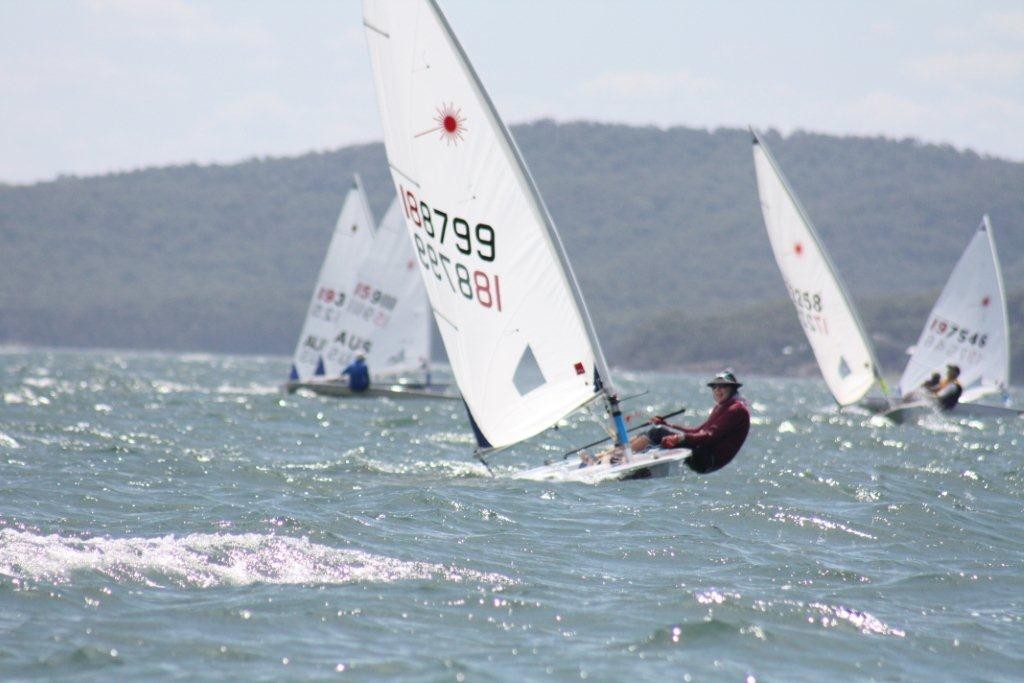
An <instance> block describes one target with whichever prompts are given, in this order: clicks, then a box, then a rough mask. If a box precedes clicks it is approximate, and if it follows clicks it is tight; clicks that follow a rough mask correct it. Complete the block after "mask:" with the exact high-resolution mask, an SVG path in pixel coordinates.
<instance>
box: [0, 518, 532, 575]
mask: <svg viewBox="0 0 1024 683" xmlns="http://www.w3.org/2000/svg"><path fill="white" fill-rule="evenodd" d="M87 572H91V573H97V574H101V575H103V576H106V577H109V578H110V579H113V580H114V581H117V582H119V583H134V584H142V585H146V586H153V587H163V586H169V585H170V586H178V587H183V588H211V587H215V586H246V585H251V584H345V583H356V582H369V583H393V582H396V581H407V580H437V581H448V582H464V581H469V582H479V583H486V584H491V585H510V584H512V583H514V582H513V581H512V580H511V579H509V578H508V577H506V576H503V575H501V574H496V573H485V572H478V571H474V570H471V569H463V568H459V567H454V566H450V565H441V564H435V563H430V562H409V561H405V560H398V559H395V558H392V557H386V556H383V555H374V554H371V553H367V552H363V551H361V550H353V549H347V548H332V547H330V546H325V545H320V544H317V543H313V542H311V541H310V540H309V539H307V538H294V537H289V536H276V535H271V534H188V535H186V536H181V537H178V536H174V535H170V536H160V537H156V538H91V539H79V538H74V537H66V536H60V535H57V534H51V535H48V536H43V535H37V534H33V533H30V532H25V531H19V530H15V529H0V575H5V576H9V577H11V578H13V579H16V580H21V581H33V582H43V583H54V584H69V583H72V582H73V581H74V579H75V575H76V574H81V573H87Z"/></svg>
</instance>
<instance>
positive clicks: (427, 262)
mask: <svg viewBox="0 0 1024 683" xmlns="http://www.w3.org/2000/svg"><path fill="white" fill-rule="evenodd" d="M398 189H399V192H400V193H401V195H402V208H403V209H404V210H405V217H406V218H407V219H409V220H410V221H412V222H413V224H414V225H415V226H416V227H417V228H419V229H420V230H422V231H423V235H425V236H426V239H424V238H423V236H421V235H420V231H419V230H417V231H416V232H415V233H413V241H414V242H415V243H416V251H417V253H418V254H419V259H420V265H422V266H423V268H424V269H426V270H428V271H430V273H431V274H432V275H433V276H434V278H435V279H436V280H437V281H438V282H442V283H444V282H447V283H448V286H449V287H450V288H451V291H452V292H453V293H455V294H458V295H460V296H462V297H464V298H465V299H467V300H469V301H474V300H475V301H476V302H477V303H479V304H480V305H481V306H483V307H484V308H492V309H495V310H497V311H500V310H501V280H500V279H499V277H498V276H497V275H491V274H490V273H489V272H487V271H486V270H481V269H478V268H477V269H472V270H471V269H470V268H469V267H467V266H466V265H465V264H464V263H462V261H461V260H460V258H462V257H469V258H473V257H476V258H479V259H480V260H481V261H486V262H488V263H490V262H493V261H494V259H495V257H496V256H497V247H496V245H495V240H494V228H493V227H491V226H490V225H487V224H486V223H477V224H475V225H473V226H472V227H471V226H470V223H469V221H467V220H466V219H464V218H460V217H458V216H452V215H451V214H449V213H447V212H445V211H441V210H440V209H438V208H436V207H435V208H431V207H430V206H429V205H428V204H427V203H426V202H425V201H422V200H420V199H418V198H417V197H416V195H414V194H413V193H412V192H410V191H409V190H407V189H405V188H404V187H402V186H401V185H399V186H398ZM453 247H454V250H455V252H457V253H458V256H455V257H454V258H453V257H452V256H449V255H448V254H446V253H445V252H446V251H448V250H449V249H452V248H453Z"/></svg>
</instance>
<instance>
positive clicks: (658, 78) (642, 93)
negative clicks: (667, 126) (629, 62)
mask: <svg viewBox="0 0 1024 683" xmlns="http://www.w3.org/2000/svg"><path fill="white" fill-rule="evenodd" d="M713 85H714V83H713V81H712V80H710V79H707V78H702V77H700V76H694V75H693V74H691V73H690V72H688V71H685V70H682V71H676V72H673V73H656V72H653V71H643V70H634V71H606V72H605V73H603V74H600V75H598V76H595V77H593V78H590V79H587V80H586V81H584V82H583V83H581V84H580V86H579V90H580V92H582V93H583V94H585V95H611V96H615V97H654V96H669V95H676V94H678V93H679V91H686V92H688V93H691V94H692V93H695V92H706V91H707V90H710V89H711V87H712V86H713Z"/></svg>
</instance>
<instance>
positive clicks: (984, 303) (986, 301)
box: [981, 296, 992, 306]
mask: <svg viewBox="0 0 1024 683" xmlns="http://www.w3.org/2000/svg"><path fill="white" fill-rule="evenodd" d="M990 303H992V300H991V299H990V298H988V297H987V296H986V297H985V298H984V299H982V300H981V305H982V306H988V305H989V304H990Z"/></svg>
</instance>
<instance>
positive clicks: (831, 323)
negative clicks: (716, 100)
mask: <svg viewBox="0 0 1024 683" xmlns="http://www.w3.org/2000/svg"><path fill="white" fill-rule="evenodd" d="M754 168H755V170H756V173H757V191H758V194H759V195H760V197H761V212H762V214H763V215H764V224H765V227H766V228H767V229H768V239H769V240H770V241H771V245H772V251H773V252H774V254H775V261H776V263H778V265H779V270H780V271H781V273H782V279H783V281H785V283H786V289H787V291H788V293H789V296H790V299H791V300H792V301H793V305H794V306H796V313H797V316H798V317H799V318H800V324H801V326H802V327H803V328H804V333H805V334H806V335H807V341H808V342H809V343H810V345H811V349H812V350H813V351H814V357H815V358H816V359H817V361H818V367H820V368H821V374H822V375H823V376H824V378H825V383H826V384H827V385H828V388H829V390H830V391H831V392H832V395H833V396H834V397H835V399H836V402H838V403H839V404H840V405H844V406H845V405H850V404H851V403H856V402H857V401H859V400H860V399H861V398H863V397H864V395H865V394H866V393H867V392H868V390H869V389H871V386H872V385H873V384H874V383H875V380H876V378H877V377H879V376H880V373H879V371H878V363H877V361H876V360H875V357H874V352H873V351H872V348H871V344H870V342H869V341H868V339H867V335H866V334H865V333H864V327H863V325H861V323H860V320H859V318H858V317H857V314H856V312H855V311H854V309H853V305H852V304H851V303H850V299H849V297H848V296H847V294H846V290H845V289H844V287H843V285H842V282H841V281H840V279H839V274H838V273H836V270H835V267H834V266H833V265H832V262H831V260H830V259H829V257H828V254H827V253H826V252H825V248H824V246H823V245H822V243H821V240H820V239H819V238H818V233H817V231H816V230H815V229H814V225H813V224H812V223H811V220H810V218H808V216H807V214H806V212H805V211H804V210H803V207H802V206H801V205H800V202H799V201H798V200H797V198H796V195H795V194H794V193H793V191H792V190H791V189H790V187H789V184H788V183H787V182H786V178H785V176H784V175H783V174H782V171H781V170H780V169H779V167H778V165H777V164H776V163H775V159H774V158H773V157H772V155H771V152H769V151H768V148H767V147H766V146H765V144H764V142H763V141H762V140H761V139H760V138H759V137H758V136H757V134H756V133H754Z"/></svg>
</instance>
